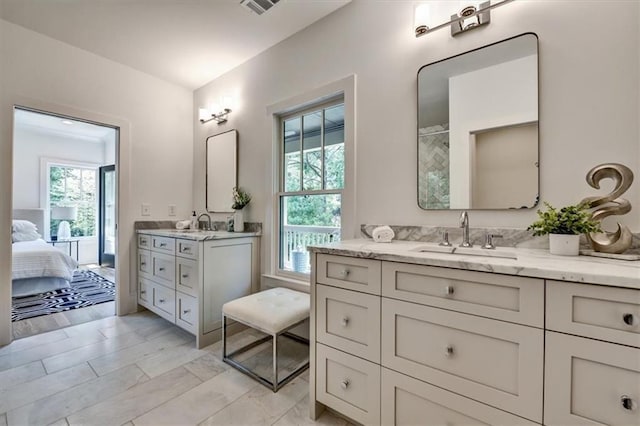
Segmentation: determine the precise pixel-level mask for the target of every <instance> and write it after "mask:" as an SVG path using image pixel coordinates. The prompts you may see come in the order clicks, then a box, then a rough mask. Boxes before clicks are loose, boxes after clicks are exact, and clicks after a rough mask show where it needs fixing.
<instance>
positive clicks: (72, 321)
mask: <svg viewBox="0 0 640 426" xmlns="http://www.w3.org/2000/svg"><path fill="white" fill-rule="evenodd" d="M80 268H81V269H88V270H90V271H93V272H95V273H96V274H98V275H100V276H102V277H104V278H106V279H108V280H109V281H111V282H115V279H116V275H115V269H113V268H105V267H102V266H99V265H81V266H80ZM115 310H116V304H115V302H107V303H101V304H99V305H93V306H87V307H86V308H81V309H72V310H69V311H65V312H59V313H56V314H51V315H43V316H40V317H35V318H30V319H26V320H22V321H15V322H14V323H13V324H12V326H13V329H12V330H13V338H14V339H21V338H24V337H28V336H33V335H35V334H40V333H46V332H48V331H53V330H59V329H61V328H64V327H69V326H71V325H77V324H83V323H85V322H89V321H95V320H98V319H102V318H107V317H110V316H113V315H115ZM0 426H2V423H0Z"/></svg>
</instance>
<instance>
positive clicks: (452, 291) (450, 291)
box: [444, 285, 456, 296]
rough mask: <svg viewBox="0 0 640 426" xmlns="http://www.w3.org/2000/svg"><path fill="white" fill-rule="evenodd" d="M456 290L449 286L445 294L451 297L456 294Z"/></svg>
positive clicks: (445, 289)
mask: <svg viewBox="0 0 640 426" xmlns="http://www.w3.org/2000/svg"><path fill="white" fill-rule="evenodd" d="M455 291H456V290H455V289H454V288H453V286H452V285H448V286H446V287H445V288H444V294H445V295H447V296H451V295H452V294H453V293H455Z"/></svg>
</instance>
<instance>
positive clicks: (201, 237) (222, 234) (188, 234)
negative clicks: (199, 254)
mask: <svg viewBox="0 0 640 426" xmlns="http://www.w3.org/2000/svg"><path fill="white" fill-rule="evenodd" d="M137 232H138V234H147V235H159V236H162V237H173V238H182V239H184V240H195V241H208V240H224V239H229V238H245V237H259V236H260V235H261V234H260V232H227V231H191V230H189V229H138V231H137Z"/></svg>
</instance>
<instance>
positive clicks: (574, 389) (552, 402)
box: [544, 281, 640, 425]
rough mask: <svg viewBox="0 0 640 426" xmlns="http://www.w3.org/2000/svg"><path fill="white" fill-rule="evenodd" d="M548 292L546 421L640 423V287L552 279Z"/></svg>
mask: <svg viewBox="0 0 640 426" xmlns="http://www.w3.org/2000/svg"><path fill="white" fill-rule="evenodd" d="M547 295H548V297H547V329H548V331H547V332H546V348H545V350H546V361H545V412H544V413H545V414H544V422H545V424H548V425H640V407H639V406H638V404H640V290H635V289H625V288H615V287H607V286H596V285H588V284H575V283H564V282H555V281H549V282H548V284H547ZM596 339H597V340H596Z"/></svg>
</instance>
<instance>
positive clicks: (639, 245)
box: [360, 225, 640, 254]
mask: <svg viewBox="0 0 640 426" xmlns="http://www.w3.org/2000/svg"><path fill="white" fill-rule="evenodd" d="M377 226H379V225H360V232H361V233H362V236H364V237H367V238H371V232H373V230H374V229H375V228H376V227H377ZM390 226H391V229H393V232H395V234H396V236H395V238H394V239H395V240H403V241H422V242H425V243H427V242H428V243H439V242H441V241H442V234H443V232H444V231H448V232H449V241H450V242H451V244H454V245H458V244H460V242H461V241H462V228H459V227H457V226H456V227H447V226H404V225H390ZM488 233H491V234H494V235H502V238H495V239H494V242H493V243H494V244H495V245H496V246H500V247H520V248H540V249H548V248H549V238H548V237H547V236H543V237H534V236H533V235H532V233H531V231H527V230H526V229H517V228H469V240H470V241H471V242H472V243H473V244H474V245H482V244H484V240H485V235H487V234H488ZM580 246H581V248H584V249H588V248H590V246H589V243H588V242H587V240H586V238H585V237H584V235H582V236H580ZM627 253H639V254H640V234H634V235H633V242H632V243H631V248H630V249H629V250H628V251H627Z"/></svg>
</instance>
